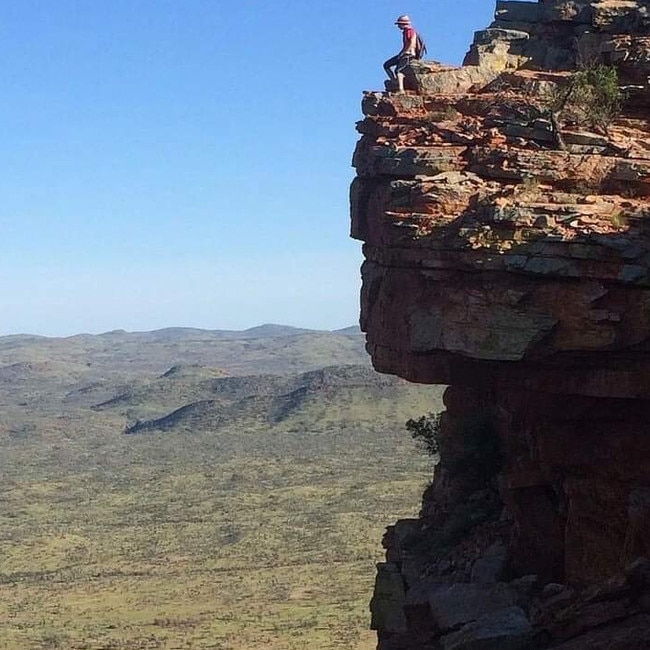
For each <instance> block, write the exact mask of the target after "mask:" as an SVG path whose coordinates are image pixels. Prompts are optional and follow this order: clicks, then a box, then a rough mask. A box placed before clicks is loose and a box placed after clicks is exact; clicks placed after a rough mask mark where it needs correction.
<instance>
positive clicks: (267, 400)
mask: <svg viewBox="0 0 650 650" xmlns="http://www.w3.org/2000/svg"><path fill="white" fill-rule="evenodd" d="M158 388H159V384H157V385H155V386H153V385H152V386H150V387H149V390H150V392H149V395H151V394H152V393H155V392H156V391H157V389H158ZM167 390H175V393H176V394H177V395H178V394H180V393H181V392H182V393H184V394H185V395H188V394H189V393H190V392H191V391H190V390H189V389H188V386H187V384H186V383H185V384H184V387H183V388H182V389H181V388H179V387H178V386H176V387H173V386H168V388H167ZM194 395H195V397H196V399H195V400H193V401H191V402H188V403H187V404H184V405H182V406H180V407H178V408H175V409H173V410H171V411H170V412H168V413H166V414H165V415H163V416H162V417H158V418H153V419H149V420H140V419H138V421H137V422H135V423H134V424H132V425H130V426H128V427H127V429H126V432H127V433H131V434H133V433H142V432H145V431H169V430H172V429H176V430H179V431H194V432H196V431H209V430H211V431H217V430H219V429H222V428H229V429H230V428H233V427H241V428H245V429H246V430H249V431H250V430H258V429H264V430H269V429H281V430H286V431H304V432H306V433H307V432H309V433H315V432H323V431H328V430H331V429H334V428H335V429H338V430H341V429H351V428H357V429H358V428H361V427H363V428H366V429H368V428H370V429H377V428H382V427H388V428H390V427H395V426H402V425H403V423H404V422H405V421H406V420H407V419H408V418H409V417H413V416H414V415H416V414H419V413H423V412H426V411H427V410H431V409H432V408H434V406H435V407H438V406H439V401H440V399H441V395H442V392H441V389H439V390H438V391H436V389H435V388H433V387H431V386H419V385H415V384H409V383H408V382H406V381H404V380H402V379H399V378H397V377H392V376H388V375H380V374H378V373H376V372H374V371H373V370H371V369H370V368H366V367H363V366H350V365H346V366H330V367H327V368H322V369H320V370H316V371H311V372H307V373H302V374H299V375H291V376H278V375H255V376H250V377H223V378H216V379H211V380H207V381H199V382H198V383H197V384H196V385H195V387H194ZM434 402H436V403H435V404H434ZM142 404H143V402H142V394H133V395H121V396H120V397H119V398H118V399H116V400H112V401H111V402H107V403H105V404H103V405H100V406H98V408H107V407H116V406H118V407H120V408H122V409H125V412H129V411H130V412H131V413H134V412H135V410H136V409H137V408H138V407H142Z"/></svg>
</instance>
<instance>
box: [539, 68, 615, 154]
mask: <svg viewBox="0 0 650 650" xmlns="http://www.w3.org/2000/svg"><path fill="white" fill-rule="evenodd" d="M621 100H622V95H621V90H620V88H619V85H618V72H617V71H616V68H614V67H613V66H608V65H602V64H598V65H593V66H590V67H588V68H585V69H583V70H578V71H577V72H575V73H574V74H572V75H571V77H570V79H569V81H568V83H566V84H564V85H562V86H556V87H555V88H554V89H553V90H552V91H551V92H549V93H548V95H547V96H546V97H545V104H546V108H547V110H548V112H549V114H550V117H551V121H552V122H553V126H554V127H555V129H556V132H557V134H558V135H559V129H560V123H564V124H567V123H568V124H575V125H576V126H581V127H589V128H592V129H594V130H596V131H601V132H606V131H607V127H608V126H609V125H610V123H611V122H612V120H613V119H614V117H616V115H617V114H618V112H619V111H620V108H621ZM558 144H560V145H562V144H563V143H562V140H561V136H560V137H559V143H558Z"/></svg>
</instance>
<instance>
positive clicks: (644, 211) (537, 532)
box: [351, 0, 650, 650]
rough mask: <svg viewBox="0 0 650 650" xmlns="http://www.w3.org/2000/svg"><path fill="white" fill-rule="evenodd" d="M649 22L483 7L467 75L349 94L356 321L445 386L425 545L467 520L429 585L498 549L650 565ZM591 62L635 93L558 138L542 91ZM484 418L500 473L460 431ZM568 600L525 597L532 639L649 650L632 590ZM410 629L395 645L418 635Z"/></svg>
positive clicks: (558, 571) (376, 347) (602, 575)
mask: <svg viewBox="0 0 650 650" xmlns="http://www.w3.org/2000/svg"><path fill="white" fill-rule="evenodd" d="M522 32H523V33H525V34H527V35H528V38H523V37H521V38H520V36H521V34H522ZM648 33H650V17H649V16H648V12H647V7H646V3H643V2H634V1H633V0H629V1H628V0H625V1H622V0H620V1H619V0H598V1H596V0H592V1H591V2H590V1H589V0H580V1H578V0H563V1H562V2H560V1H559V0H557V1H556V0H548V1H543V2H540V3H521V2H498V10H497V15H496V20H495V23H494V24H493V25H492V26H491V27H490V28H489V29H488V30H483V31H482V32H479V33H477V36H476V40H475V43H474V44H473V46H472V48H471V50H470V53H469V54H468V57H467V59H466V62H467V63H473V64H475V65H466V66H464V67H461V68H451V67H448V66H447V67H445V66H441V65H439V64H428V63H418V64H415V65H414V66H413V70H412V71H411V73H410V74H409V75H408V79H407V82H408V84H409V87H410V89H411V92H410V93H409V94H408V95H401V96H393V95H386V94H379V93H369V94H366V96H365V97H364V101H363V110H364V114H365V116H366V117H365V120H364V121H363V122H361V123H360V124H359V127H358V128H359V131H360V132H361V133H362V137H361V140H360V141H359V143H358V145H357V149H356V152H355V156H354V163H355V165H356V167H357V173H358V176H357V178H356V179H355V181H354V183H353V186H352V189H351V215H352V236H353V237H355V238H357V239H359V240H361V241H363V242H364V248H363V250H364V255H365V259H366V261H365V262H364V265H363V268H362V276H363V287H362V292H361V325H362V328H363V329H364V331H365V332H366V333H367V340H368V343H367V347H368V351H369V353H370V354H371V356H372V360H373V364H374V366H375V367H376V368H377V369H378V370H380V371H382V372H387V373H392V374H397V375H400V376H402V377H404V378H406V379H408V380H410V381H415V382H422V383H442V384H449V385H451V386H452V388H450V389H448V391H447V394H446V403H447V413H446V414H445V416H444V417H443V419H442V423H441V429H440V436H441V460H440V464H439V466H438V468H437V470H436V475H435V477H434V482H433V485H432V487H431V488H430V489H428V490H427V494H426V497H425V502H424V504H423V514H422V519H423V530H424V529H429V530H430V531H434V532H433V533H431V535H432V536H431V539H437V540H438V541H437V542H436V543H437V544H439V545H440V544H441V542H440V539H443V541H445V540H446V539H447V538H445V537H444V535H442V538H441V537H440V536H439V537H438V538H436V537H435V533H436V531H442V532H443V533H444V532H445V531H447V532H449V530H455V531H456V532H457V530H458V529H459V521H460V523H461V524H463V521H462V520H463V517H465V519H467V520H468V521H469V524H468V526H467V530H468V532H467V538H466V539H461V540H460V541H457V545H458V546H457V549H455V550H454V549H451V550H450V549H448V548H447V550H446V551H445V553H447V555H444V556H439V555H436V553H439V549H438V550H436V549H437V547H436V548H431V549H429V551H427V552H429V553H430V554H431V556H430V557H429V556H427V557H428V560H429V561H430V566H431V567H437V566H445V567H446V569H445V572H444V575H442V574H441V576H442V577H444V581H449V580H451V581H453V580H469V579H470V577H471V567H472V566H473V564H474V563H475V561H476V560H477V558H478V557H481V555H482V554H484V553H485V550H486V549H487V548H488V547H489V546H490V544H492V543H496V542H500V541H501V540H507V548H508V567H509V570H510V572H511V574H512V576H511V577H513V578H514V577H516V576H523V575H529V574H535V575H537V576H538V577H539V579H540V581H541V582H542V584H543V583H545V582H549V581H552V582H557V583H566V584H568V585H569V586H570V587H571V588H575V589H579V588H586V587H589V586H590V585H601V586H602V585H603V584H608V580H610V579H614V580H618V579H619V577H620V576H621V575H622V572H623V571H624V569H625V567H626V566H628V565H629V564H630V563H631V562H632V561H633V560H635V559H636V558H637V557H640V556H646V557H648V556H650V492H649V491H648V488H647V486H648V485H650V430H649V428H648V427H649V425H648V422H650V122H649V120H648V115H650V84H649V83H648V75H649V74H650V37H648V35H647V34H648ZM515 36H517V38H515ZM589 53H590V55H592V56H593V57H595V60H598V61H599V62H600V63H604V64H613V65H616V66H617V69H618V72H619V78H620V80H621V83H622V84H625V85H629V86H634V87H633V88H630V90H629V91H628V95H627V98H626V100H625V101H624V102H623V105H622V108H621V110H620V111H619V113H618V114H617V115H615V117H614V119H613V121H612V123H611V124H609V125H608V127H607V129H602V128H597V127H594V128H593V129H590V128H589V126H588V125H586V124H570V123H569V122H568V121H567V120H565V121H564V122H562V121H561V120H560V130H561V132H564V137H563V138H559V137H558V135H557V133H556V132H554V130H553V128H554V127H553V122H552V120H551V119H549V115H548V113H545V112H544V101H545V99H544V97H545V96H548V93H549V92H552V90H553V88H556V87H560V86H562V85H565V86H566V84H567V83H568V82H570V80H571V75H572V74H573V71H575V69H576V66H577V65H578V63H579V62H580V59H581V58H584V57H585V56H586V55H587V54H589ZM563 119H564V118H563ZM595 130H597V131H598V132H595ZM605 131H606V132H605ZM562 141H563V142H564V147H562V146H561V145H562ZM480 414H489V418H490V421H491V427H492V430H493V434H490V435H495V436H496V439H497V441H498V445H499V449H500V454H501V456H500V459H499V467H498V476H497V472H496V470H495V473H494V475H491V476H489V477H486V476H485V475H483V474H482V473H481V472H482V471H483V470H482V469H481V468H480V461H479V460H477V458H476V454H474V456H472V452H471V450H469V451H468V445H469V446H470V447H471V444H469V443H468V442H467V440H466V439H465V438H464V435H465V434H464V433H463V431H464V430H465V429H466V428H467V426H468V425H467V423H468V422H469V421H470V420H471V418H475V417H477V416H478V415H480ZM468 458H470V460H471V462H470V461H469V460H468ZM463 464H465V466H466V467H465V470H466V471H465V472H464V473H463V472H461V471H459V469H458V468H459V467H460V466H462V465H463ZM497 485H498V495H499V498H500V499H501V501H502V505H503V506H505V510H504V512H503V515H502V519H500V520H499V519H498V518H497V516H498V512H499V509H498V508H496V509H495V508H494V507H493V505H494V504H493V497H494V495H496V494H497V491H496V486H497ZM483 492H487V495H488V496H485V494H483V496H481V494H482V493H483ZM477 495H479V496H477ZM472 499H475V500H477V501H472ZM481 499H484V503H485V504H488V505H486V506H485V507H486V508H487V510H489V512H486V513H483V514H485V515H486V516H485V517H484V518H483V519H481V523H480V525H479V524H475V523H474V520H473V519H472V517H475V516H476V515H477V511H476V508H475V507H474V506H475V505H476V503H479V502H480V503H483V502H482V501H480V500H481ZM488 506H489V507H488ZM490 508H492V509H491V510H490ZM478 514H479V515H481V513H480V512H479V513H478ZM464 523H465V524H466V523H467V522H464ZM472 526H474V527H472ZM481 526H482V528H481ZM454 527H455V528H454ZM461 528H462V526H461ZM441 534H442V533H441ZM445 543H447V542H445ZM472 544H474V551H471V550H470V547H471V546H472ZM443 546H444V545H443ZM445 548H446V547H445ZM389 552H390V553H391V554H392V555H391V556H390V557H391V558H397V557H401V556H400V555H399V552H398V551H397V550H396V549H394V548H393V549H389ZM425 555H426V553H425ZM425 564H426V562H425ZM413 566H415V565H414V564H413V563H411V568H410V569H409V570H410V571H412V567H413ZM432 571H435V570H434V569H432ZM439 577H440V576H439ZM415 579H416V578H415V577H414V576H413V575H412V573H411V574H409V584H410V583H411V582H414V581H415ZM598 589H601V587H598ZM603 589H604V587H603ZM567 593H569V592H567ZM570 593H571V594H573V591H571V592H570ZM579 593H582V592H579V591H576V594H579ZM406 598H407V599H408V594H407V595H406ZM573 598H574V596H573V595H571V596H570V599H573ZM575 598H577V599H578V600H576V601H575V602H574V601H573V600H571V602H570V604H569V605H567V608H565V609H564V610H555V609H552V610H551V609H547V610H544V609H543V607H542V610H540V611H547V613H548V612H550V614H549V617H550V618H549V617H546V618H545V617H544V616H542V615H540V618H539V620H538V628H539V630H538V631H544V629H546V630H547V631H548V630H555V632H556V633H557V634H558V635H560V636H558V637H556V640H558V641H560V640H561V641H562V642H564V640H565V639H567V638H568V637H569V636H571V635H578V638H577V639H575V640H571V641H567V643H565V645H563V646H561V647H562V648H564V650H578V649H579V648H585V649H586V648H610V646H609V645H607V643H611V648H621V649H622V648H628V647H629V648H634V647H639V648H641V647H650V645H648V644H647V643H646V645H643V644H641V645H637V646H635V645H634V643H637V638H638V639H644V641H643V643H645V641H647V640H648V639H650V634H647V626H648V623H649V621H648V618H647V616H645V615H643V616H641V615H638V616H637V613H638V612H639V611H640V610H641V608H642V607H646V604H647V603H646V600H647V596H646V594H645V593H644V594H643V595H639V596H638V598H637V600H634V599H632V600H630V598H628V597H627V596H623V595H621V594H618V595H611V599H610V601H606V600H605V601H601V600H595V601H594V600H592V601H587V600H579V598H580V596H579V595H576V596H575ZM643 599H646V600H643ZM643 603H646V604H643ZM562 612H564V613H562ZM562 616H565V618H564V619H562ZM626 618H628V619H629V621H623V622H617V621H618V620H619V619H626ZM628 623H629V624H628ZM544 626H546V628H545V627H544ZM594 626H603V629H602V630H600V629H599V630H597V631H596V630H594V631H590V629H591V628H592V627H594ZM418 634H419V632H418V630H417V629H410V630H409V631H408V635H410V636H408V639H411V641H408V640H407V641H404V643H405V644H406V645H403V646H399V645H395V644H398V643H399V641H398V640H397V639H398V637H399V634H398V635H397V637H396V636H394V635H393V637H391V639H392V640H391V643H392V644H393V646H394V647H404V648H409V647H413V648H415V647H424V646H423V645H420V646H417V645H413V644H414V643H415V642H413V641H412V639H414V638H419V639H420V641H419V642H422V641H421V639H422V638H424V637H419V636H418ZM423 634H424V632H423ZM426 634H431V630H429V631H427V632H426ZM634 635H636V637H635V636H634ZM425 636H426V635H425ZM427 638H428V637H427ZM404 639H407V637H404ZM626 640H627V641H626ZM428 642H429V641H427V643H428ZM431 642H432V643H433V641H431ZM626 642H627V643H632V645H628V646H625V645H624V643H626ZM409 643H411V645H410V646H409ZM422 643H423V642H422ZM581 643H582V645H581ZM572 644H573V645H572ZM388 647H389V646H388V645H384V646H382V645H381V644H380V648H382V650H383V648H388ZM391 647H392V646H391Z"/></svg>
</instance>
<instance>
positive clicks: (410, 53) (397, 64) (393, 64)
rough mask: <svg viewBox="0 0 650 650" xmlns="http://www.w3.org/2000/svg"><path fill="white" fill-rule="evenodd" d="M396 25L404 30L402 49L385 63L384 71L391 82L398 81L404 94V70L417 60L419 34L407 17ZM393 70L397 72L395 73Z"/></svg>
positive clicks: (399, 87)
mask: <svg viewBox="0 0 650 650" xmlns="http://www.w3.org/2000/svg"><path fill="white" fill-rule="evenodd" d="M395 24H396V25H397V26H398V27H399V29H401V30H402V49H401V50H400V51H399V53H398V54H396V55H395V56H393V57H391V58H390V59H388V61H386V62H385V63H384V70H385V71H386V74H387V75H388V78H389V79H390V80H391V81H397V87H398V89H399V92H400V93H403V92H404V70H405V68H407V67H408V65H409V64H410V63H411V61H412V60H413V59H415V58H416V49H417V43H418V33H417V32H416V31H415V29H414V28H413V25H412V24H411V19H410V18H409V16H407V15H403V16H400V17H399V18H398V19H397V20H396V21H395ZM393 68H395V71H394V72H393Z"/></svg>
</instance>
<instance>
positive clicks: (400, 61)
mask: <svg viewBox="0 0 650 650" xmlns="http://www.w3.org/2000/svg"><path fill="white" fill-rule="evenodd" d="M396 58H397V67H396V68H395V72H404V70H405V69H406V68H408V67H409V65H410V64H411V61H413V59H414V58H415V57H414V56H413V55H412V54H405V55H404V56H398V57H396Z"/></svg>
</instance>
